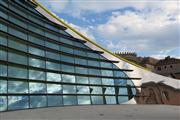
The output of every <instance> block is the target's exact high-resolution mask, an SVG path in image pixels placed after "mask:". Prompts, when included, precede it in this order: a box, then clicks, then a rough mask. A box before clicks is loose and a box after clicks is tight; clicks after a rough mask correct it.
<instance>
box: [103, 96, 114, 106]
mask: <svg viewBox="0 0 180 120" xmlns="http://www.w3.org/2000/svg"><path fill="white" fill-rule="evenodd" d="M105 99H106V100H105V101H106V104H116V98H115V97H114V96H105Z"/></svg>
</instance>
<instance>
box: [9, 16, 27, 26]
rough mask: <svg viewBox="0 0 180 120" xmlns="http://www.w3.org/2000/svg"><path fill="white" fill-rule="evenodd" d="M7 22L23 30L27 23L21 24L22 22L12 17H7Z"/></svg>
mask: <svg viewBox="0 0 180 120" xmlns="http://www.w3.org/2000/svg"><path fill="white" fill-rule="evenodd" d="M9 21H11V22H13V23H14V24H16V25H18V26H21V27H23V28H27V23H26V22H23V21H22V20H20V19H18V18H16V17H14V16H12V15H9Z"/></svg>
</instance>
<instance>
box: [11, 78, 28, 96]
mask: <svg viewBox="0 0 180 120" xmlns="http://www.w3.org/2000/svg"><path fill="white" fill-rule="evenodd" d="M8 93H28V82H22V81H8Z"/></svg>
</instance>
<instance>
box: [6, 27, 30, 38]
mask: <svg viewBox="0 0 180 120" xmlns="http://www.w3.org/2000/svg"><path fill="white" fill-rule="evenodd" d="M8 32H9V33H10V34H12V35H14V36H16V37H19V38H21V39H24V40H27V33H24V32H21V31H20V30H17V29H15V28H11V27H9V29H8Z"/></svg>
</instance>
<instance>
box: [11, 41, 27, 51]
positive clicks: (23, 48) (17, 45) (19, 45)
mask: <svg viewBox="0 0 180 120" xmlns="http://www.w3.org/2000/svg"><path fill="white" fill-rule="evenodd" d="M8 39H9V43H8V46H9V47H11V48H14V49H17V50H21V51H24V52H27V45H25V44H22V43H19V42H16V41H13V39H11V38H8Z"/></svg>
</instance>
